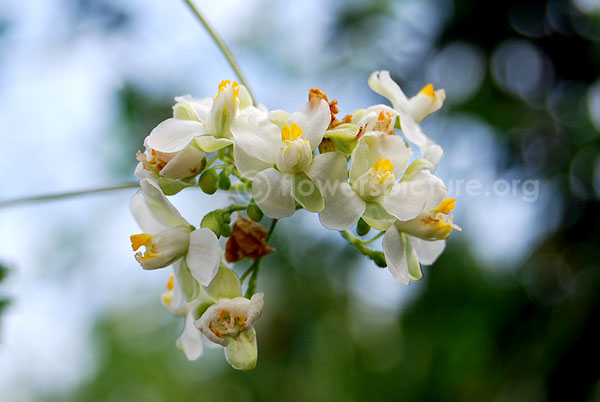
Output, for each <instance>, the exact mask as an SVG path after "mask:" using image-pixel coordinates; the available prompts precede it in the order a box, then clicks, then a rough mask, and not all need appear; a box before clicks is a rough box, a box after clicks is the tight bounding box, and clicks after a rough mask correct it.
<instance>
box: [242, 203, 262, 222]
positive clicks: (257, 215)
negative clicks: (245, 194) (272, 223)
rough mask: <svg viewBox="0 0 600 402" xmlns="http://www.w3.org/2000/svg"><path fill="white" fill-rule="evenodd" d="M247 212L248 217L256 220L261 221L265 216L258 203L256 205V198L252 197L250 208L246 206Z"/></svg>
mask: <svg viewBox="0 0 600 402" xmlns="http://www.w3.org/2000/svg"><path fill="white" fill-rule="evenodd" d="M246 213H247V214H248V218H250V219H252V220H253V221H254V222H260V220H261V219H262V218H263V216H264V214H263V211H262V210H261V209H260V208H259V207H258V205H256V203H255V202H254V199H252V201H250V204H248V208H246Z"/></svg>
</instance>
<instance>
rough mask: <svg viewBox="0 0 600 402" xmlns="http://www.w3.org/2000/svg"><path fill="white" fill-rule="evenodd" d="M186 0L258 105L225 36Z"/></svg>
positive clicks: (253, 101) (189, 0) (190, 0)
mask: <svg viewBox="0 0 600 402" xmlns="http://www.w3.org/2000/svg"><path fill="white" fill-rule="evenodd" d="M184 1H185V3H186V4H187V5H188V6H189V8H190V9H191V10H192V12H193V13H194V15H195V16H196V18H198V21H200V23H201V24H202V26H203V27H204V29H206V31H207V32H208V34H209V35H210V37H211V38H212V39H213V41H214V42H215V44H216V45H217V47H218V48H219V49H220V50H221V53H223V56H225V58H226V59H227V61H228V62H229V65H230V66H231V68H232V69H233V71H234V72H235V75H237V77H238V79H239V80H240V83H241V84H242V85H244V86H245V87H246V89H247V90H248V93H250V97H252V103H254V104H255V105H256V98H255V97H254V94H253V93H252V90H250V87H249V86H248V82H247V81H246V77H245V76H244V73H242V70H241V68H240V66H239V64H238V63H237V61H236V60H235V57H234V56H233V53H231V50H229V47H228V46H227V44H225V41H223V38H221V36H220V35H219V34H218V33H217V32H216V31H215V30H214V28H213V27H212V25H210V23H209V22H208V20H207V19H206V18H204V15H203V14H202V13H201V12H200V10H199V9H198V8H197V7H196V6H195V5H194V3H193V1H192V0H184Z"/></svg>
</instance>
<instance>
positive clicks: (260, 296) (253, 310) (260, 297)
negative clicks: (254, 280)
mask: <svg viewBox="0 0 600 402" xmlns="http://www.w3.org/2000/svg"><path fill="white" fill-rule="evenodd" d="M264 296H265V295H264V293H255V294H253V295H252V297H251V298H250V305H249V306H248V314H247V315H246V325H247V326H250V325H252V323H253V322H254V321H256V319H257V318H258V317H260V315H261V314H262V311H263V307H264V304H265V302H264Z"/></svg>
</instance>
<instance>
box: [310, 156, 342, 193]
mask: <svg viewBox="0 0 600 402" xmlns="http://www.w3.org/2000/svg"><path fill="white" fill-rule="evenodd" d="M304 173H306V175H307V176H308V177H310V178H311V179H312V181H314V182H315V184H317V186H319V188H321V187H322V185H327V183H329V182H334V181H347V180H348V161H347V160H346V157H345V156H344V155H342V154H340V153H338V152H327V153H324V154H319V155H317V156H315V158H314V159H313V162H312V164H311V165H310V166H309V167H308V168H307V169H306V170H305V171H304Z"/></svg>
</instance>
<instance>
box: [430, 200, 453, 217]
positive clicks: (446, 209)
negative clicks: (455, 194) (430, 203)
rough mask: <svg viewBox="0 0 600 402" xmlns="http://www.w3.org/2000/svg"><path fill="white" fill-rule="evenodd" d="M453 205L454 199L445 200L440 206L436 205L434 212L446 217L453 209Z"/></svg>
mask: <svg viewBox="0 0 600 402" xmlns="http://www.w3.org/2000/svg"><path fill="white" fill-rule="evenodd" d="M455 203H456V198H446V199H445V200H444V201H442V202H441V203H440V205H438V207H437V208H436V209H435V212H441V213H443V214H444V215H448V214H449V213H450V212H451V211H452V210H453V209H454V206H455Z"/></svg>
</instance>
